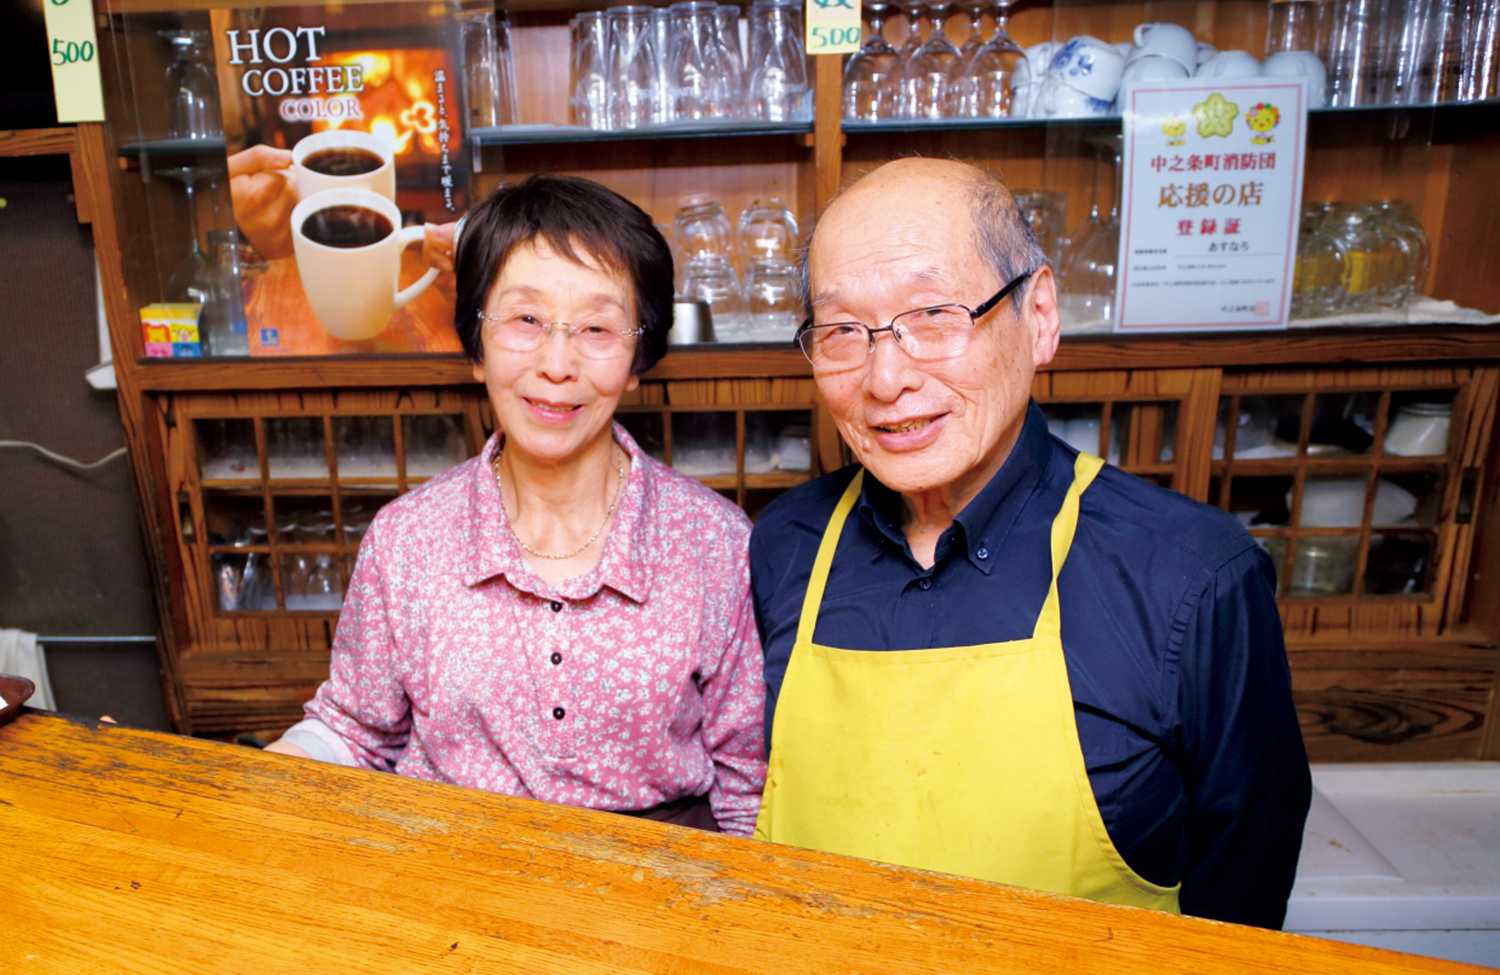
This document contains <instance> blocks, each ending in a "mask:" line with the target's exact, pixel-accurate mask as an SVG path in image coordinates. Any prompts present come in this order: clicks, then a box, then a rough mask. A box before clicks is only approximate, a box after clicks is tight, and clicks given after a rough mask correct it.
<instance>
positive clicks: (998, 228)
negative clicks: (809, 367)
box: [801, 158, 1047, 313]
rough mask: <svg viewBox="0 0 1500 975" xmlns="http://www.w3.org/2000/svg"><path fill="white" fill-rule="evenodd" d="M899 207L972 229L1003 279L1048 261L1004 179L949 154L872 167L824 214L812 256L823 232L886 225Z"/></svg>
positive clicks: (806, 299) (807, 300) (807, 288)
mask: <svg viewBox="0 0 1500 975" xmlns="http://www.w3.org/2000/svg"><path fill="white" fill-rule="evenodd" d="M897 212H906V213H909V214H911V215H914V216H916V217H917V218H919V219H930V220H934V221H938V222H941V223H944V224H946V225H947V226H949V227H951V228H952V229H953V230H954V231H955V232H964V231H965V230H966V231H967V232H968V233H969V234H970V235H971V237H972V240H973V246H974V249H975V251H977V252H978V254H979V256H980V259H981V260H983V261H984V263H985V264H986V265H988V266H989V267H990V268H992V269H993V270H994V272H995V275H996V277H998V278H1000V279H1001V280H1003V281H1009V280H1010V279H1011V278H1014V277H1015V276H1016V275H1017V274H1020V273H1021V272H1023V271H1028V270H1034V269H1036V268H1039V267H1041V266H1042V265H1043V264H1046V263H1047V255H1046V253H1045V252H1044V251H1043V250H1042V249H1041V247H1040V246H1039V245H1038V244H1037V242H1036V238H1035V237H1034V236H1033V235H1032V232H1031V225H1030V224H1029V223H1027V221H1026V218H1025V216H1024V215H1022V213H1021V211H1020V208H1019V207H1017V206H1016V201H1015V198H1014V197H1013V196H1011V193H1010V190H1009V189H1007V188H1006V186H1005V184H1004V183H1002V182H1001V181H1000V180H999V179H998V178H996V177H995V176H994V175H993V174H992V173H990V172H988V171H986V170H984V169H980V168H979V167H978V166H973V165H970V164H969V163H962V162H957V161H954V160H951V159H923V158H908V159H897V160H894V161H893V162H888V163H886V164H884V165H882V166H880V167H879V168H877V169H875V170H873V171H871V172H870V173H869V174H867V175H866V176H864V177H862V178H861V179H860V180H859V181H858V182H857V183H855V184H854V185H852V186H850V187H849V188H848V189H846V190H845V191H844V192H843V193H841V194H840V195H839V196H838V198H837V199H835V200H834V201H833V203H831V204H830V205H829V206H828V208H827V209H826V210H825V211H824V212H823V215H822V216H821V217H820V218H819V220H818V223H817V226H816V227H814V229H813V234H812V237H811V239H810V240H809V242H808V253H809V254H810V253H811V251H812V248H813V246H814V245H815V242H816V241H817V238H818V235H819V234H820V233H824V232H830V233H832V232H837V231H838V230H840V227H841V224H843V223H851V222H852V223H855V224H859V223H864V222H874V223H884V222H885V218H887V217H889V216H891V215H893V214H895V213H897ZM807 267H808V263H807V260H806V258H804V260H803V262H802V267H801V271H802V280H801V284H802V298H803V303H804V305H805V306H807V308H808V311H809V313H810V312H811V310H812V307H811V302H812V299H813V293H812V283H811V282H810V280H809V278H808V273H807Z"/></svg>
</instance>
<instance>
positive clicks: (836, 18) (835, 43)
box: [75, 0, 862, 54]
mask: <svg viewBox="0 0 1500 975" xmlns="http://www.w3.org/2000/svg"><path fill="white" fill-rule="evenodd" d="M75 2H76V0H75ZM861 31H862V25H861V24H860V20H859V0H807V53H808V54H851V53H853V52H854V51H858V50H859V45H860V40H861V37H860V33H861Z"/></svg>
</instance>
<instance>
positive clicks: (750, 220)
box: [739, 199, 801, 268]
mask: <svg viewBox="0 0 1500 975" xmlns="http://www.w3.org/2000/svg"><path fill="white" fill-rule="evenodd" d="M800 243H801V238H800V236H799V233H798V230H797V218H796V217H794V216H792V211H791V208H789V207H788V206H787V205H786V204H785V203H783V202H781V201H780V200H777V199H770V200H751V201H750V205H749V206H747V207H745V209H744V210H743V211H741V213H740V223H739V254H740V267H743V268H748V267H750V265H752V264H754V263H755V262H756V261H782V262H784V263H787V264H790V263H792V262H793V261H795V260H796V258H797V247H798V246H799V245H800Z"/></svg>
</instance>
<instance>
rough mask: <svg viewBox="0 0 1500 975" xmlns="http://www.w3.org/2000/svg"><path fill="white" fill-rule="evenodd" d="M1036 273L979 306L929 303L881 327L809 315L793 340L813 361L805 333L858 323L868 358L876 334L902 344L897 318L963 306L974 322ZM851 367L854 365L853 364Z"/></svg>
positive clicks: (1029, 273)
mask: <svg viewBox="0 0 1500 975" xmlns="http://www.w3.org/2000/svg"><path fill="white" fill-rule="evenodd" d="M1035 273H1036V269H1035V268H1033V269H1032V270H1030V271H1023V272H1021V273H1020V274H1018V275H1016V276H1015V277H1014V278H1011V279H1010V281H1008V282H1007V283H1006V284H1005V286H1004V287H1003V288H1001V289H1000V290H999V291H997V292H995V293H994V295H993V296H991V297H990V299H989V300H988V301H986V302H984V303H983V304H981V305H980V306H979V307H977V308H970V307H969V306H968V305H964V304H960V303H958V302H956V301H945V302H943V303H942V304H941V305H928V306H927V307H926V308H913V309H911V310H910V311H904V312H902V313H901V314H900V315H897V316H896V317H895V318H892V319H891V323H890V324H889V325H883V326H881V327H880V328H871V327H870V326H868V325H866V324H865V323H864V322H855V321H848V322H825V323H824V324H822V325H814V324H813V316H811V315H808V316H807V317H806V318H805V319H803V320H802V324H801V325H799V326H797V333H796V334H795V335H793V336H792V342H793V343H795V344H796V346H797V348H799V349H801V350H802V354H803V355H804V356H806V357H807V361H808V362H810V363H812V361H813V358H812V353H811V352H809V351H808V350H807V346H805V345H803V344H802V337H803V336H804V335H807V334H808V333H809V332H811V331H812V330H813V329H815V328H832V327H834V326H836V325H858V326H859V327H860V328H862V329H864V330H865V335H866V336H868V338H869V341H870V346H869V348H868V349H866V350H865V358H867V359H868V358H869V357H870V353H871V352H874V351H875V336H877V335H879V334H880V333H881V332H890V333H891V337H892V338H894V339H895V340H896V344H897V345H901V330H900V327H899V326H898V325H897V324H896V319H899V318H903V317H905V316H907V315H918V314H921V313H922V312H924V311H935V310H937V309H939V308H962V309H963V310H964V311H966V312H968V313H969V321H970V323H971V324H972V323H974V322H977V321H979V319H981V318H983V317H984V316H985V315H988V314H989V313H990V312H991V311H993V310H994V309H995V308H996V307H997V306H998V305H999V304H1000V302H1002V301H1004V300H1005V299H1006V297H1007V296H1008V295H1010V293H1011V292H1013V291H1015V290H1016V289H1017V288H1019V287H1020V286H1021V285H1022V284H1023V283H1024V282H1025V281H1026V279H1027V278H1029V277H1031V276H1032V275H1033V274H1035ZM901 347H902V349H905V348H906V347H905V346H901ZM813 365H816V363H813ZM850 368H853V367H852V366H851V367H850Z"/></svg>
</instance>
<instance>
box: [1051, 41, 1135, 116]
mask: <svg viewBox="0 0 1500 975" xmlns="http://www.w3.org/2000/svg"><path fill="white" fill-rule="evenodd" d="M1124 70H1125V59H1124V58H1123V57H1121V56H1120V52H1119V51H1117V50H1115V46H1114V45H1113V44H1109V43H1106V42H1105V41H1101V40H1099V38H1097V37H1089V36H1088V35H1086V34H1085V35H1079V36H1078V37H1074V38H1070V39H1069V40H1068V43H1066V44H1064V45H1063V46H1062V47H1061V48H1059V49H1058V51H1057V53H1056V54H1054V55H1052V65H1051V74H1052V76H1053V77H1055V78H1057V79H1059V80H1060V81H1062V82H1064V83H1065V84H1067V85H1068V86H1069V87H1070V88H1076V89H1077V90H1079V91H1081V92H1083V93H1084V94H1085V95H1088V96H1089V97H1091V98H1095V99H1102V100H1103V101H1105V102H1106V103H1108V102H1113V101H1114V100H1115V95H1116V94H1117V93H1118V92H1119V90H1120V74H1121V72H1123V71H1124ZM1105 114H1108V112H1107V111H1106V112H1105Z"/></svg>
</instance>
